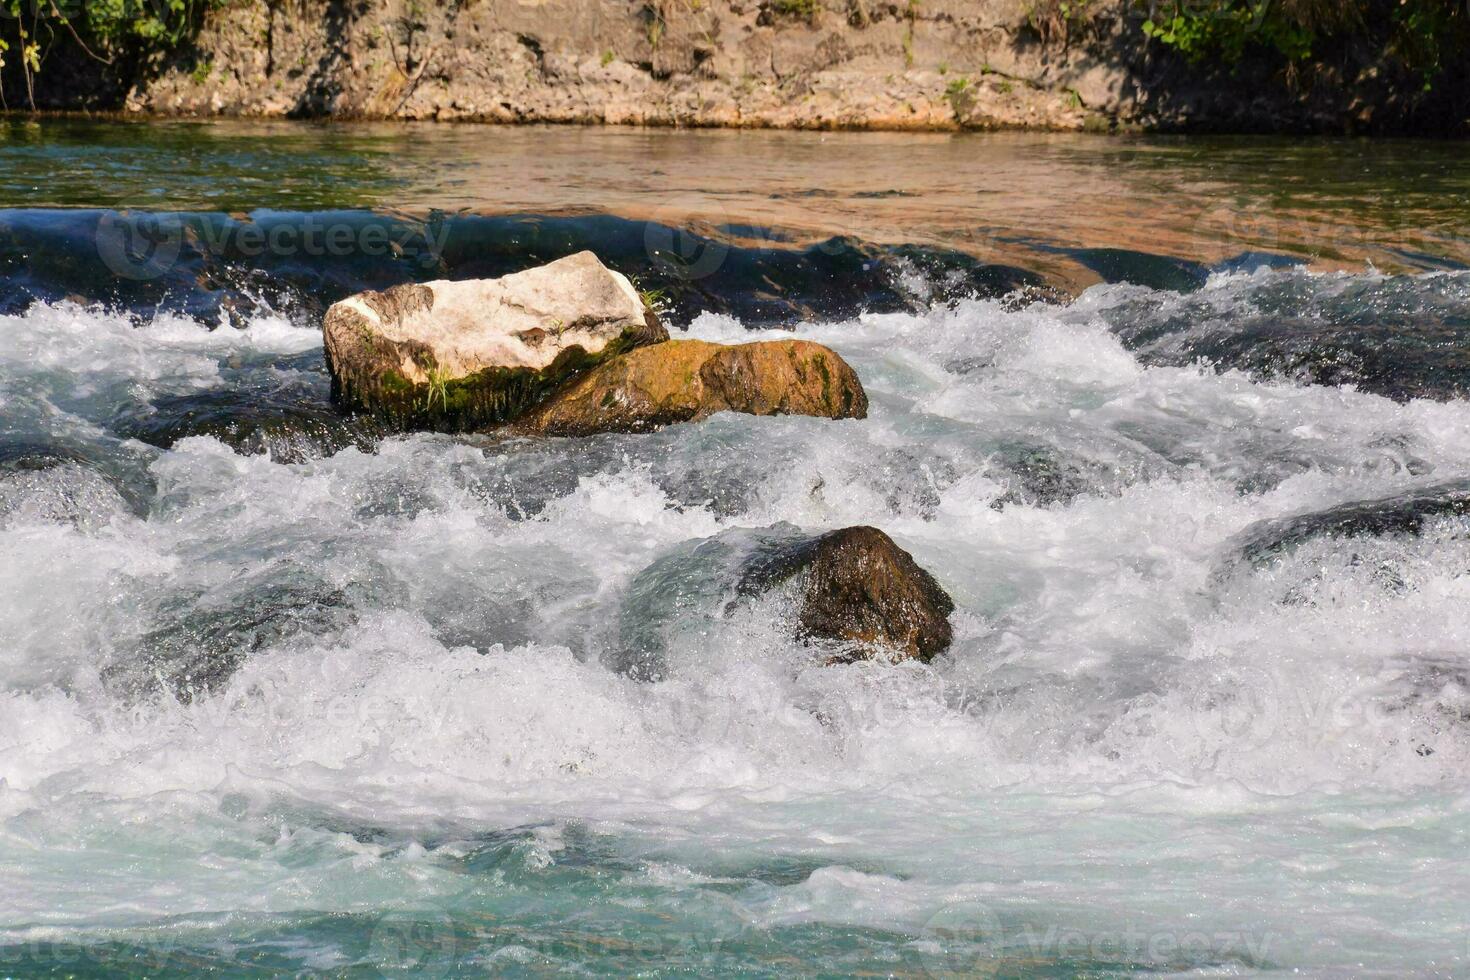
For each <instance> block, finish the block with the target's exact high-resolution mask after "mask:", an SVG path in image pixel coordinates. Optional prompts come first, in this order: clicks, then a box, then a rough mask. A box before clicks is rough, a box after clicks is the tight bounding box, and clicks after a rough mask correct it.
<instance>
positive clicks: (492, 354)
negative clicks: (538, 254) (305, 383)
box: [323, 252, 668, 432]
mask: <svg viewBox="0 0 1470 980" xmlns="http://www.w3.org/2000/svg"><path fill="white" fill-rule="evenodd" d="M323 332H324V339H325V346H326V355H327V364H328V366H329V368H330V369H331V372H332V381H333V394H334V396H335V398H336V400H337V401H338V403H339V404H341V405H343V406H345V407H348V408H351V409H354V410H359V411H364V412H368V413H370V414H373V415H378V416H382V417H386V418H389V419H392V420H394V421H396V422H399V423H401V424H404V425H406V426H408V427H411V428H421V429H435V430H440V431H450V432H454V431H467V430H473V429H477V428H483V427H487V426H492V425H495V424H497V423H501V422H505V421H508V420H511V419H513V418H515V417H516V416H518V415H519V414H521V413H522V412H524V411H525V410H526V409H527V408H529V407H530V406H532V405H534V404H535V403H536V402H537V401H538V400H539V399H540V398H542V397H544V395H545V394H546V393H547V392H549V391H551V390H552V389H554V388H555V387H557V386H558V385H559V384H561V383H562V382H564V381H566V380H567V379H568V378H570V377H572V376H573V375H575V374H577V373H578V372H580V371H585V370H587V369H589V368H591V367H593V366H595V365H597V364H598V363H600V362H601V361H602V360H604V359H606V358H609V357H613V356H615V355H617V354H619V353H623V352H625V351H628V350H631V349H633V348H634V347H637V346H639V345H642V344H648V343H656V342H658V341H662V340H666V339H667V337H668V334H667V333H666V332H665V331H664V329H663V327H662V325H660V324H659V322H658V319H657V317H656V316H654V315H653V314H652V313H651V312H649V311H648V310H646V309H645V307H644V303H643V301H642V299H640V298H639V295H638V292H637V290H635V289H634V288H633V285H632V283H630V282H629V281H628V279H627V278H626V277H625V276H623V275H621V274H619V273H617V272H613V271H612V270H611V269H608V268H607V267H606V266H604V265H603V264H602V263H601V262H600V261H598V259H597V257H596V256H595V255H593V254H592V253H591V252H578V253H577V254H575V255H570V256H568V257H566V258H564V259H559V260H557V261H555V262H551V263H548V264H547V265H543V266H538V267H536V268H533V269H527V270H525V271H524V272H517V273H512V274H511V275H508V276H502V277H501V278H499V279H479V280H468V281H464V282H448V281H437V282H429V283H423V284H407V285H402V286H395V287H393V288H391V289H387V290H384V291H383V292H371V291H370V292H364V293H359V294H357V295H356V296H350V297H348V298H347V299H344V300H342V301H341V302H339V303H336V304H334V305H333V306H332V307H331V309H329V310H328V311H327V316H326V320H325V323H324V325H323Z"/></svg>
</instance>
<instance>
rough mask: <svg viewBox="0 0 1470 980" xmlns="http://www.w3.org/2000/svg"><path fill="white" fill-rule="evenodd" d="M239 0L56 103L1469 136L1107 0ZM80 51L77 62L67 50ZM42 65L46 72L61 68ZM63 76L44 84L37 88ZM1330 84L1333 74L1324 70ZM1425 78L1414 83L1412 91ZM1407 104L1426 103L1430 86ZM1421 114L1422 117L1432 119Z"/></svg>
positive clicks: (1465, 100) (1338, 75)
mask: <svg viewBox="0 0 1470 980" xmlns="http://www.w3.org/2000/svg"><path fill="white" fill-rule="evenodd" d="M1045 8H1047V3H1046V2H1045V0H892V2H878V0H450V2H447V3H443V2H435V0H238V2H236V3H233V4H231V5H230V6H228V7H225V8H223V9H220V10H216V11H214V12H212V13H211V14H210V15H209V16H208V17H207V19H206V21H205V23H204V25H203V28H202V30H201V32H200V34H199V35H198V37H197V39H196V40H195V42H194V43H193V44H192V46H190V47H189V48H187V49H185V50H181V51H178V52H176V53H175V54H174V55H173V56H171V58H170V59H168V60H167V61H166V62H165V63H164V64H162V65H154V66H151V67H149V68H148V69H147V70H138V71H135V72H133V77H128V78H118V79H113V80H112V84H111V88H109V86H108V85H105V84H101V83H99V82H98V81H97V78H96V76H97V74H98V73H97V71H96V69H95V66H88V65H86V64H84V63H83V64H79V65H74V66H73V67H74V68H75V69H76V70H77V71H74V72H73V76H75V75H76V74H77V72H80V73H81V74H82V75H85V76H86V77H84V78H77V77H69V76H68V75H67V73H66V72H65V71H61V72H50V74H49V75H48V77H47V78H45V79H43V84H42V86H41V89H40V90H39V92H38V98H39V101H41V102H44V103H45V104H47V105H49V106H50V107H54V108H76V107H91V108H97V107H109V106H112V107H121V108H125V109H127V110H131V111H136V112H148V113H162V114H183V115H211V114H227V115H241V116H301V117H321V116H330V117H339V118H402V119H438V120H474V121H486V122H558V123H569V122H576V123H632V124H647V125H687V126H730V127H740V126H750V127H786V128H820V129H833V128H855V129H864V128H867V129H952V128H972V129H999V128H1029V129H1054V130H1076V129H1088V128H1096V129H1109V128H1116V127H1135V126H1137V127H1145V128H1190V127H1192V128H1215V129H1234V130H1266V131H1270V130H1277V131H1308V130H1314V131H1353V130H1369V131H1374V130H1376V131H1415V130H1418V131H1424V130H1426V129H1427V130H1434V129H1443V130H1446V131H1454V130H1455V128H1456V126H1458V127H1459V128H1461V129H1470V121H1467V120H1470V97H1466V92H1465V90H1464V86H1463V85H1462V84H1459V85H1458V88H1457V84H1458V83H1452V84H1451V85H1449V86H1448V88H1449V90H1448V91H1446V92H1443V93H1435V94H1434V99H1435V100H1438V102H1439V103H1442V104H1443V105H1444V106H1448V107H1449V108H1448V109H1444V108H1441V109H1438V110H1436V111H1435V112H1431V113H1429V114H1428V115H1427V116H1426V115H1425V114H1424V113H1423V112H1422V111H1421V110H1420V109H1415V110H1414V112H1409V111H1407V110H1404V109H1403V108H1402V107H1397V108H1396V107H1395V102H1394V100H1395V99H1396V98H1399V93H1397V92H1396V91H1395V87H1394V85H1393V84H1392V83H1391V80H1389V79H1386V78H1381V77H1379V76H1380V75H1381V73H1379V72H1377V71H1376V67H1375V66H1373V65H1371V64H1364V65H1361V66H1358V67H1357V68H1354V69H1353V70H1352V71H1351V72H1344V69H1343V62H1342V60H1341V59H1337V60H1335V61H1334V62H1333V63H1332V64H1331V65H1328V64H1327V63H1326V62H1325V61H1324V63H1323V64H1322V65H1319V66H1317V67H1316V68H1315V69H1313V70H1311V71H1308V72H1304V73H1298V74H1297V75H1296V76H1294V77H1293V78H1292V79H1288V80H1283V79H1281V78H1279V77H1275V76H1277V75H1279V74H1280V73H1279V72H1275V71H1274V70H1268V69H1267V68H1266V67H1265V66H1252V65H1249V64H1247V65H1244V66H1238V67H1236V68H1235V69H1233V70H1232V71H1231V72H1229V73H1219V74H1217V75H1215V76H1210V75H1209V74H1208V73H1205V72H1204V71H1203V70H1202V69H1201V68H1200V67H1199V66H1189V65H1184V64H1183V63H1182V62H1180V61H1179V59H1177V58H1174V57H1172V56H1171V55H1170V54H1169V53H1168V52H1165V51H1162V50H1160V49H1159V48H1157V47H1156V46H1151V45H1149V44H1148V43H1146V41H1145V38H1144V37H1143V34H1142V31H1141V30H1140V28H1139V25H1140V23H1141V21H1142V18H1143V16H1144V8H1143V7H1142V6H1140V4H1139V3H1135V2H1127V0H1094V2H1093V3H1091V4H1090V5H1089V6H1088V7H1087V8H1086V9H1087V11H1088V14H1087V18H1086V19H1085V20H1084V21H1078V20H1076V19H1075V18H1073V19H1072V20H1067V19H1065V18H1060V17H1058V16H1057V15H1056V14H1055V13H1053V14H1051V15H1050V16H1041V15H1039V14H1038V13H1037V11H1038V10H1039V9H1045ZM74 60H78V59H74ZM49 71H50V69H49V66H48V72H49ZM45 82H49V83H50V84H49V85H48V84H45ZM1319 83H1320V84H1319ZM1416 88H1417V87H1416ZM1413 95H1414V97H1415V98H1417V99H1419V101H1420V102H1422V101H1423V98H1422V93H1419V92H1417V91H1416V92H1414V93H1413ZM1415 112H1417V113H1419V115H1418V116H1416V115H1415Z"/></svg>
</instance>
